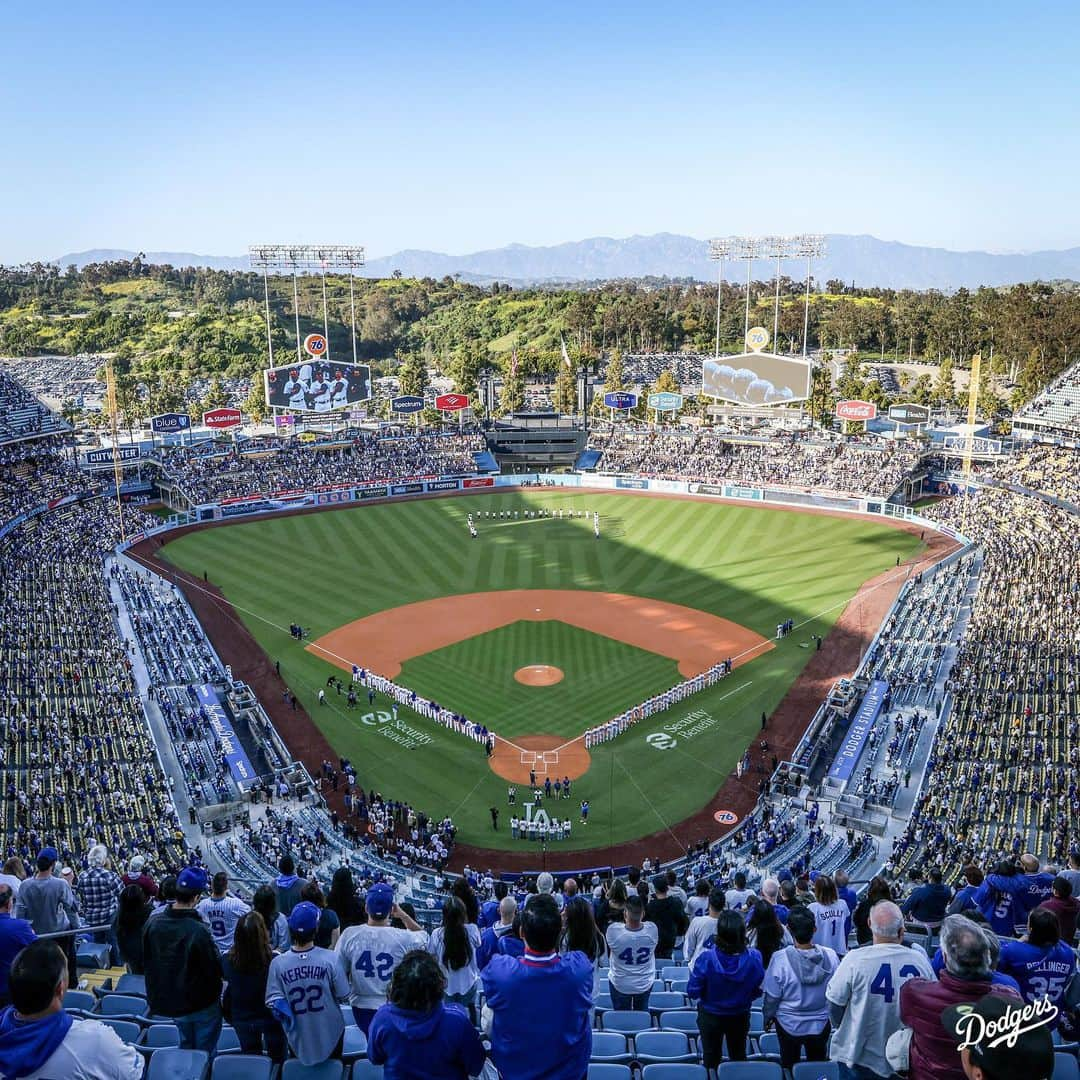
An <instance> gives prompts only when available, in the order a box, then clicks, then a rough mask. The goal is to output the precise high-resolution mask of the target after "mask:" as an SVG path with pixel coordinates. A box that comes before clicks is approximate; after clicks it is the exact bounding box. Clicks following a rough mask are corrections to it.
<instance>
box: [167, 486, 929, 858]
mask: <svg viewBox="0 0 1080 1080" xmlns="http://www.w3.org/2000/svg"><path fill="white" fill-rule="evenodd" d="M594 514H598V515H599V519H600V521H601V522H602V523H603V528H602V536H601V538H600V539H599V540H597V539H596V538H595V537H594V533H593V515H594ZM470 516H471V517H472V519H473V521H474V522H475V525H476V530H477V536H476V538H475V539H474V538H472V537H471V536H470V535H469V531H468V528H467V520H468V518H469V517H470ZM919 547H920V542H919V539H918V537H917V536H914V535H912V534H911V533H910V532H907V531H904V530H902V529H898V528H895V527H891V526H889V525H885V524H883V523H881V522H879V521H874V522H872V521H869V520H865V519H859V518H853V517H850V516H839V515H837V516H831V515H827V514H813V513H804V512H794V511H785V510H776V509H765V508H761V507H751V506H745V505H737V504H730V503H716V502H707V501H702V500H695V499H686V498H684V499H679V498H666V497H662V498H661V497H651V496H640V495H637V494H613V493H596V492H588V491H583V490H582V489H566V490H560V489H549V490H544V489H536V490H530V489H526V490H520V491H511V492H496V493H493V494H484V495H483V496H477V497H457V498H454V497H447V498H434V499H424V500H416V501H411V502H400V503H392V504H385V505H376V504H372V505H367V506H364V507H361V508H350V509H344V510H331V511H326V512H318V513H311V514H303V513H302V514H296V515H284V516H279V517H274V518H270V519H264V520H260V521H255V522H248V523H244V524H237V525H228V526H225V527H213V528H209V529H200V530H196V531H194V532H192V533H190V534H188V535H185V536H182V537H180V538H179V539H176V540H174V541H172V542H171V543H168V544H167V545H166V547H165V548H164V549H163V555H164V557H165V558H166V559H168V560H169V561H170V562H172V563H173V564H175V565H176V566H178V567H180V568H181V569H183V570H187V571H189V572H190V573H191V574H192V575H197V576H200V577H201V576H202V575H204V574H205V575H206V577H207V579H208V581H209V583H211V584H212V585H215V586H217V587H219V588H220V589H221V591H222V593H223V594H224V597H225V598H226V599H227V600H228V601H229V602H230V603H231V604H232V606H233V608H234V609H235V612H236V615H237V617H238V618H239V620H241V621H242V623H243V624H244V626H245V627H246V629H247V630H248V631H249V632H250V634H251V635H252V637H253V638H254V641H255V642H257V643H258V645H259V646H261V647H262V649H263V650H264V651H265V653H266V655H267V656H268V657H269V658H270V659H271V661H274V660H276V661H277V662H278V663H280V665H281V677H282V678H283V679H284V680H285V682H286V683H287V685H288V687H289V688H290V689H291V690H292V692H293V693H294V694H295V695H296V697H297V699H298V701H299V702H301V703H302V704H303V706H304V707H305V708H306V710H307V712H308V714H309V715H310V716H311V718H312V720H313V721H314V723H315V724H316V725H317V727H318V728H319V729H320V730H321V731H322V732H323V733H324V734H325V736H326V738H327V739H328V740H329V743H330V745H331V746H332V747H334V749H335V751H336V752H338V753H339V754H340V755H341V756H343V757H348V758H349V759H350V760H351V761H353V762H354V763H355V765H356V767H357V769H358V772H359V775H360V777H361V782H363V783H365V784H366V785H367V786H373V787H376V788H379V787H383V786H385V787H386V788H387V789H389V788H391V787H393V789H394V790H396V791H398V792H401V793H403V794H404V796H405V797H407V798H409V799H410V800H411V801H413V803H414V805H423V806H428V807H431V808H432V809H433V810H434V811H435V812H445V813H451V814H452V815H453V817H454V820H455V822H456V823H458V826H459V830H460V831H459V840H460V841H461V845H460V846H461V849H462V850H469V848H468V845H474V846H476V847H481V848H485V849H496V850H499V851H500V852H506V853H507V854H509V853H510V852H515V851H516V852H522V853H523V856H524V857H529V856H528V852H529V848H528V841H522V840H520V839H515V838H514V837H512V836H511V833H510V830H509V829H508V828H502V829H500V828H498V827H496V828H494V829H493V828H492V821H491V818H490V816H489V808H490V807H492V806H494V805H501V806H503V807H504V808H505V807H506V803H507V786H508V781H509V780H512V781H513V782H514V783H518V784H523V785H525V786H526V787H527V786H528V784H529V782H530V780H531V779H535V780H537V781H538V782H539V784H540V786H541V789H542V788H543V784H544V781H545V780H547V779H551V781H552V783H554V780H555V779H560V780H561V779H563V778H565V777H568V778H569V779H570V780H571V782H572V793H573V805H574V807H575V812H576V807H577V804H578V802H580V801H582V800H584V799H587V800H588V802H589V809H590V813H589V815H588V818H587V825H580V824H575V826H574V828H573V829H572V830H571V832H570V835H569V836H568V837H564V838H562V839H560V840H559V842H558V850H559V851H567V852H569V851H576V850H583V849H589V848H597V847H607V848H610V847H612V846H613V845H618V844H625V843H628V842H632V841H634V840H635V838H638V837H642V836H646V835H652V834H656V833H658V832H659V833H661V834H664V835H665V836H668V837H675V836H676V835H678V833H679V829H680V828H681V827H682V826H681V825H680V823H683V822H689V820H690V819H691V818H692V816H693V815H694V814H696V813H697V812H699V811H704V810H705V809H707V807H708V806H709V805H710V803H711V801H712V800H714V798H715V797H716V794H717V791H718V789H719V788H720V787H721V786H722V785H723V784H724V782H725V780H726V779H727V778H728V777H729V776H730V775H731V773H732V770H733V769H734V767H735V766H736V763H737V762H738V761H739V759H740V758H741V757H742V755H743V753H744V751H745V750H746V748H747V746H748V744H749V743H750V742H751V740H752V739H753V737H754V735H755V733H756V732H757V730H758V728H759V717H760V715H761V714H762V712H766V713H771V712H773V710H775V709H776V707H777V706H778V705H779V704H780V702H781V699H783V698H784V697H785V694H786V693H787V692H788V691H789V689H790V688H791V687H792V684H793V683H794V682H795V680H796V679H797V678H798V676H799V674H800V673H801V672H802V670H803V668H804V667H806V665H807V663H808V661H809V660H811V658H813V657H815V654H816V653H817V649H818V647H819V646H818V641H819V639H824V638H825V637H826V636H827V635H828V634H829V631H830V629H831V628H832V627H833V626H834V625H835V624H836V622H837V620H838V619H839V618H840V616H841V614H842V613H843V612H844V609H845V607H846V606H848V604H849V601H851V600H852V598H853V597H854V596H855V595H856V593H858V592H859V589H860V587H861V586H864V585H865V584H866V583H867V582H868V580H869V579H872V578H878V577H879V576H880V580H879V581H877V582H876V584H875V585H873V586H869V587H879V586H880V587H884V588H890V589H892V591H893V594H895V589H896V588H898V587H899V584H900V583H902V581H903V580H904V579H906V577H907V576H908V575H909V572H910V562H909V560H910V559H911V558H912V556H914V555H915V554H916V553H917V551H918V550H919ZM859 603H860V604H862V603H863V601H859ZM786 621H790V624H791V626H792V627H793V630H792V633H791V634H789V635H787V636H785V637H784V638H783V639H782V640H776V639H775V631H776V628H777V626H778V624H780V623H784V622H786ZM292 623H300V624H302V626H303V628H304V630H305V631H306V637H305V638H304V640H303V641H295V640H293V639H291V638H290V636H289V634H288V630H287V627H288V626H289V625H290V624H292ZM233 625H235V624H233ZM868 625H869V624H868ZM211 633H212V635H213V627H211ZM215 639H216V638H215ZM728 660H730V661H731V671H730V674H723V675H722V677H719V678H718V679H717V680H716V681H715V682H714V683H712V684H711V685H708V686H705V687H704V688H702V689H700V690H699V691H698V692H695V693H693V694H691V695H690V696H687V697H685V698H683V699H681V700H680V699H677V697H676V696H675V694H674V690H673V688H676V687H678V686H680V685H681V684H682V683H684V682H685V680H686V679H687V677H688V676H693V675H695V674H697V673H699V672H702V671H704V670H705V669H707V668H709V667H710V665H718V666H719V668H720V669H721V671H724V664H725V662H726V661H728ZM353 665H357V666H358V667H359V668H360V669H362V670H363V671H364V672H365V674H366V673H367V672H371V673H373V675H377V676H379V677H380V678H381V679H392V680H393V684H392V685H391V684H380V685H381V686H383V688H382V689H375V688H371V689H369V688H368V687H366V686H360V691H361V692H360V696H359V701H358V704H357V706H356V707H350V704H349V697H348V690H349V689H350V688H352V687H353V683H352V682H351V679H350V677H349V675H348V674H347V673H349V672H351V671H352V668H353ZM531 667H550V668H557V669H558V670H559V671H560V672H561V673H562V675H563V677H562V679H560V680H559V681H557V682H552V683H551V684H550V685H542V686H537V685H531V684H530V683H529V680H525V681H523V680H521V679H519V678H516V677H515V676H516V675H517V673H519V672H521V671H522V670H523V669H524V670H527V669H529V668H531ZM840 673H842V672H840V671H834V672H832V674H833V675H835V674H840ZM335 680H340V682H339V683H337V682H335ZM339 685H340V687H341V689H340V690H338V689H337V686H339ZM327 686H329V687H330V690H329V691H327V690H326V687H327ZM392 688H396V691H395V692H396V693H397V695H398V698H397V701H396V703H395V708H394V710H393V715H391V712H390V704H391V698H390V693H389V691H390V690H391V689H392ZM320 690H323V694H321V695H320V694H319V691H320ZM369 695H370V697H371V702H370V705H371V707H372V708H374V709H376V710H382V712H383V714H384V715H385V716H386V721H385V722H378V723H374V724H369V723H364V722H362V721H361V719H360V716H361V713H362V712H363V711H365V710H368V706H369V700H368V698H369ZM412 695H416V699H415V701H413V700H412ZM421 699H426V700H427V701H429V702H437V703H438V708H439V709H440V710H442V711H443V714H444V716H446V717H449V716H457V717H464V718H467V722H466V723H465V724H464V725H463V724H462V723H459V722H457V721H455V722H454V723H445V722H444V723H440V722H439V721H438V720H436V719H432V716H434V715H435V713H434V712H433V711H432V710H431V709H429V710H428V713H429V714H430V715H422V714H421V712H420V711H418V709H419V705H417V707H416V708H412V707H410V702H412V703H413V704H416V703H417V702H419V701H420V700H421ZM650 700H652V701H657V702H660V704H658V705H655V706H652V705H650V706H648V707H647V708H644V709H643V708H641V706H642V704H643V703H646V702H648V701H650ZM368 711H370V710H368ZM697 712H701V713H703V714H707V715H708V717H709V718H710V719H709V722H708V723H701V722H700V721H695V722H694V723H693V724H691V725H689V726H687V725H686V724H683V723H682V721H684V720H685V718H686V717H688V716H689V715H690V714H691V713H697ZM620 716H622V717H629V718H631V720H633V721H636V722H630V721H627V722H626V723H624V724H623V725H622V728H625V730H622V728H620V730H622V733H621V734H617V737H615V738H612V739H611V740H610V741H604V739H595V738H594V741H593V742H592V745H590V747H589V748H588V749H586V747H585V746H584V745H582V739H581V736H582V735H583V733H584V732H585V731H586V730H589V729H594V728H596V727H597V726H598V725H599V726H600V727H601V728H603V727H604V725H607V724H608V723H609V722H611V721H613V719H614V718H616V717H620ZM639 717H640V719H639ZM806 719H808V717H804V719H803V722H805V720H806ZM672 728H673V730H674V731H675V733H674V734H671V733H670V731H669V730H667V729H672ZM466 729H467V733H468V734H471V735H473V737H465V736H464V735H463V734H462V731H463V730H466ZM474 729H475V730H474ZM417 732H422V733H424V735H425V738H426V740H428V741H423V742H422V741H421V740H419V739H417V738H416V733H417ZM481 732H482V734H481ZM654 734H658V735H660V736H662V737H658V738H654V739H651V740H650V739H649V738H648V736H650V735H654ZM488 739H490V741H491V744H492V745H491V748H490V756H489V754H488V753H485V749H484V741H485V740H488ZM294 752H297V753H300V754H301V755H302V754H303V752H304V747H303V744H301V745H298V746H295V747H294ZM530 755H532V757H530ZM316 765H317V763H316ZM530 774H535V776H530ZM560 774H561V775H560ZM747 779H749V778H747ZM523 794H524V792H523V793H522V795H523ZM562 801H563V803H564V804H565V798H564V799H563V800H562ZM727 801H728V803H729V804H730V803H731V801H732V800H731V798H728V800H727ZM643 807H644V810H643V809H642V808H643ZM510 817H511V815H510V813H509V812H507V813H506V814H505V818H506V820H507V822H508V821H509V819H510ZM577 820H578V819H577V818H576V817H575V822H577ZM693 827H697V826H691V825H690V824H687V825H686V826H685V828H686V829H689V828H693ZM687 839H689V837H688V836H687V834H686V832H685V831H684V832H683V833H682V835H679V836H678V840H679V842H680V843H682V842H685V841H686V840H687ZM669 842H674V840H670V841H669ZM500 857H501V856H500Z"/></svg>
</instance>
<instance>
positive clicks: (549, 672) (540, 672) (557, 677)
mask: <svg viewBox="0 0 1080 1080" xmlns="http://www.w3.org/2000/svg"><path fill="white" fill-rule="evenodd" d="M514 678H515V679H517V681H518V682H519V683H524V685H525V686H554V685H555V684H556V683H560V682H562V681H563V673H562V668H557V667H552V666H551V665H550V664H530V665H529V666H528V667H520V668H518V669H517V671H515V672H514Z"/></svg>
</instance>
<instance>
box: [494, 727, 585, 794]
mask: <svg viewBox="0 0 1080 1080" xmlns="http://www.w3.org/2000/svg"><path fill="white" fill-rule="evenodd" d="M591 761H592V756H591V755H590V754H589V751H588V750H586V749H585V740H584V739H583V738H581V737H580V736H579V737H578V738H576V739H574V740H573V741H572V742H566V741H565V739H563V738H561V737H560V736H558V735H520V736H518V738H517V739H516V740H515V741H514V742H507V741H506V740H505V739H500V738H499V737H498V736H496V737H495V753H493V754H492V755H491V757H489V758H488V765H490V766H491V771H492V772H493V773H496V774H497V775H499V776H501V777H502V778H503V779H504V780H509V781H511V782H512V783H514V784H523V785H524V784H528V782H529V775H530V773H532V774H533V775H535V777H536V782H537V784H538V785H539V786H540V787H543V786H544V781H545V780H548V779H550V780H551V782H552V783H554V782H555V778H556V777H558V778H559V779H560V780H561V779H562V778H563V777H565V776H568V777H570V779H571V780H576V779H577V778H578V777H579V776H584V774H585V773H587V772H588V771H589V765H590V763H591ZM521 801H524V796H522V800H521Z"/></svg>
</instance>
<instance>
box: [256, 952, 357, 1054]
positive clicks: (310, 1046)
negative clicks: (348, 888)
mask: <svg viewBox="0 0 1080 1080" xmlns="http://www.w3.org/2000/svg"><path fill="white" fill-rule="evenodd" d="M348 995H349V983H348V980H347V979H346V978H345V972H344V971H343V970H342V967H341V958H340V957H339V956H338V955H337V954H336V953H332V952H331V951H330V950H329V949H320V948H318V947H315V948H313V949H304V950H302V951H297V950H296V949H290V950H289V952H287V953H283V954H282V955H281V956H275V957H274V959H273V960H271V961H270V971H269V972H268V974H267V976H266V1004H267V1005H270V1006H272V1005H273V1002H275V1001H283V1002H284V1004H283V1005H282V1008H283V1009H285V1011H286V1012H287V1013H288V1014H289V1015H291V1017H292V1022H291V1023H288V1024H286V1025H285V1030H286V1034H287V1035H288V1038H289V1046H291V1047H292V1050H293V1053H294V1054H295V1055H296V1056H297V1057H298V1058H299V1059H300V1061H302V1062H303V1063H304V1064H305V1065H315V1064H317V1063H318V1062H320V1061H325V1060H326V1059H327V1058H328V1057H329V1056H330V1052H331V1051H332V1050H333V1049H334V1047H335V1046H336V1045H337V1041H338V1039H340V1038H341V1035H342V1033H343V1032H344V1030H345V1020H344V1019H343V1018H342V1015H341V1009H340V1008H339V1006H338V1002H340V1001H344V1000H345V998H346V997H348Z"/></svg>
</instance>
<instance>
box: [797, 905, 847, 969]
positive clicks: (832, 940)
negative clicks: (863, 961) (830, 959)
mask: <svg viewBox="0 0 1080 1080" xmlns="http://www.w3.org/2000/svg"><path fill="white" fill-rule="evenodd" d="M807 906H808V907H809V909H810V910H811V911H812V912H813V913H814V918H815V919H817V929H816V930H815V931H814V944H815V945H824V946H825V947H826V948H829V949H832V950H833V951H834V952H835V953H836V955H837V956H843V955H844V953H846V952H847V925H848V921H849V920H850V918H851V910H850V909H849V908H848V906H847V904H845V903H844V901H843V900H837V901H836V903H835V904H829V905H828V907H826V906H825V905H824V904H819V903H818V902H817V901H816V900H815V901H814V902H813V903H812V904H809V905H807Z"/></svg>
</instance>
